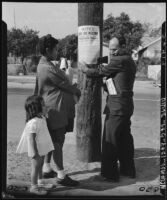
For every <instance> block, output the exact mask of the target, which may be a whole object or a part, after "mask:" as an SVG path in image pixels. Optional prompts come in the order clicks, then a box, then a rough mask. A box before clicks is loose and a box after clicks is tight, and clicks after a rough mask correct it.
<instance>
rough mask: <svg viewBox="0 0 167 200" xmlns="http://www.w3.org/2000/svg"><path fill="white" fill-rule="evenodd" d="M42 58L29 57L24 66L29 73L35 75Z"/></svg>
mask: <svg viewBox="0 0 167 200" xmlns="http://www.w3.org/2000/svg"><path fill="white" fill-rule="evenodd" d="M39 59H40V56H29V57H27V58H26V59H25V60H24V65H25V67H26V69H27V72H28V73H32V72H33V73H35V72H36V71H37V65H38V63H39Z"/></svg>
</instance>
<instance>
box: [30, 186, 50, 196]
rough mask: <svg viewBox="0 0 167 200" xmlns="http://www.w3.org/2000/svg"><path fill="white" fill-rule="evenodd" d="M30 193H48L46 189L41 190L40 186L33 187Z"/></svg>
mask: <svg viewBox="0 0 167 200" xmlns="http://www.w3.org/2000/svg"><path fill="white" fill-rule="evenodd" d="M30 193H31V194H36V195H46V194H47V193H48V192H47V191H46V190H45V189H44V188H40V187H38V186H31V187H30Z"/></svg>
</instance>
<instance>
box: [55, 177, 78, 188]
mask: <svg viewBox="0 0 167 200" xmlns="http://www.w3.org/2000/svg"><path fill="white" fill-rule="evenodd" d="M57 183H58V184H60V185H63V186H71V187H73V186H78V185H79V182H78V181H75V180H72V179H71V178H70V177H69V176H68V175H66V176H65V177H64V179H60V178H58V180H57Z"/></svg>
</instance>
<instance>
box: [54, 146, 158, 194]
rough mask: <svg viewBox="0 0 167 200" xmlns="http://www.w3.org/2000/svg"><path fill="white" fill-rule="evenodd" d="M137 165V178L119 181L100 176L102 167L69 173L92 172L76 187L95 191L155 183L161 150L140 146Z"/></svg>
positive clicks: (121, 178) (137, 151) (64, 188)
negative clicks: (108, 180) (113, 181)
mask: <svg viewBox="0 0 167 200" xmlns="http://www.w3.org/2000/svg"><path fill="white" fill-rule="evenodd" d="M135 165H136V174H137V176H136V178H135V179H131V178H128V177H123V176H121V177H120V181H119V182H118V183H112V182H107V181H104V180H103V179H102V178H101V176H100V168H94V169H93V170H85V171H77V172H72V173H70V174H69V175H79V174H88V173H89V174H90V177H89V178H87V179H84V180H79V181H80V186H78V187H77V188H76V189H88V190H94V191H103V190H108V189H113V188H116V187H120V186H127V185H132V184H137V183H139V185H144V184H145V183H144V182H151V181H154V180H155V184H156V185H159V183H158V180H157V178H158V176H159V168H160V167H159V166H160V164H159V151H157V150H155V149H151V148H139V149H136V150H135ZM94 172H99V175H97V174H96V175H94V174H93V175H92V176H91V173H94ZM68 189H71V188H67V187H63V188H58V190H59V191H63V190H68Z"/></svg>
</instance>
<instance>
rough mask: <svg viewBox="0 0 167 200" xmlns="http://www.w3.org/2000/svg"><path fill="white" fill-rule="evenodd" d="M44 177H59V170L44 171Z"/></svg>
mask: <svg viewBox="0 0 167 200" xmlns="http://www.w3.org/2000/svg"><path fill="white" fill-rule="evenodd" d="M42 176H43V178H55V177H57V172H55V171H53V170H52V171H50V172H43V173H42Z"/></svg>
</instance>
